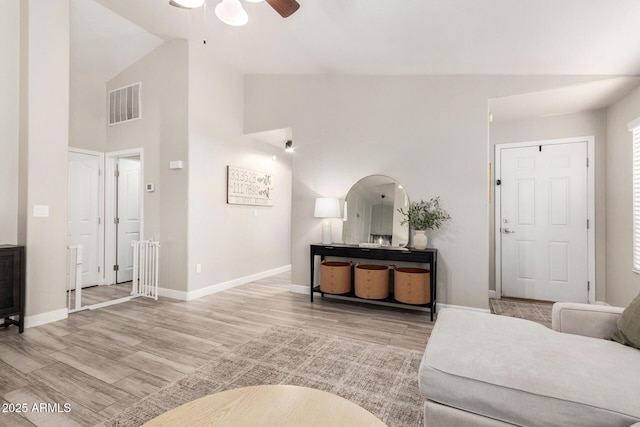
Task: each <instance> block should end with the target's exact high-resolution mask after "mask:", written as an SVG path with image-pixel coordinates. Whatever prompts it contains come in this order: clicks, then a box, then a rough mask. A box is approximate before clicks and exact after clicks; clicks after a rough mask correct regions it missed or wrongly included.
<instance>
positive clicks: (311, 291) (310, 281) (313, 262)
mask: <svg viewBox="0 0 640 427" xmlns="http://www.w3.org/2000/svg"><path fill="white" fill-rule="evenodd" d="M315 264H316V255H315V254H314V253H313V249H312V250H311V264H310V266H311V277H310V279H309V295H311V302H313V270H314V268H315Z"/></svg>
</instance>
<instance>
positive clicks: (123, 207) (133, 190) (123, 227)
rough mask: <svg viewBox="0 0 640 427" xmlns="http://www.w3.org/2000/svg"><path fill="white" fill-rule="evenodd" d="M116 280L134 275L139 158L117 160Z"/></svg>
mask: <svg viewBox="0 0 640 427" xmlns="http://www.w3.org/2000/svg"><path fill="white" fill-rule="evenodd" d="M117 167H118V180H117V181H118V184H117V219H116V223H117V227H116V228H117V245H116V247H117V249H116V250H117V265H118V270H117V271H116V282H117V283H123V282H128V281H131V280H132V278H133V248H132V247H131V241H133V240H139V239H140V159H139V158H120V159H118V164H117Z"/></svg>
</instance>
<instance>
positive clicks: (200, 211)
mask: <svg viewBox="0 0 640 427" xmlns="http://www.w3.org/2000/svg"><path fill="white" fill-rule="evenodd" d="M243 113H244V76H243V75H242V74H240V73H239V72H237V71H235V70H234V69H231V68H229V67H227V66H225V65H223V64H221V63H219V62H218V61H216V60H215V58H214V57H213V56H212V55H211V53H210V51H208V50H207V49H206V47H205V46H203V45H202V44H201V43H193V44H190V45H189V169H188V173H189V266H188V277H189V281H188V282H189V290H190V291H194V290H197V289H201V288H204V287H208V286H213V285H217V284H221V283H224V282H227V281H230V280H233V279H238V278H242V277H246V276H250V275H253V274H257V273H261V272H264V271H269V270H273V269H278V268H280V267H285V266H288V265H290V264H291V250H290V248H291V157H290V155H289V154H288V153H285V152H284V143H285V141H284V140H283V141H282V144H281V145H272V144H267V143H265V142H263V141H260V140H258V139H256V138H252V137H248V136H243ZM274 154H275V155H276V156H277V160H276V161H273V160H272V159H271V157H272V156H273V155H274ZM229 165H231V166H236V167H240V168H244V169H250V170H256V171H260V172H267V173H272V174H273V176H274V179H275V182H274V188H275V191H274V197H275V202H274V206H273V207H263V206H242V205H229V204H227V203H226V194H227V193H226V191H227V190H226V188H227V187H226V185H227V176H226V174H227V172H226V168H227V166H229ZM196 264H201V266H202V272H201V273H196Z"/></svg>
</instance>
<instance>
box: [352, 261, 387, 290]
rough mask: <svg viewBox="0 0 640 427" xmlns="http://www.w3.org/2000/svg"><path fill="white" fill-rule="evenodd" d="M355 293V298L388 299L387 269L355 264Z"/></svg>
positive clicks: (382, 266)
mask: <svg viewBox="0 0 640 427" xmlns="http://www.w3.org/2000/svg"><path fill="white" fill-rule="evenodd" d="M355 293H356V296H359V297H360V298H366V299H385V298H387V297H389V267H387V266H386V265H366V264H356V268H355Z"/></svg>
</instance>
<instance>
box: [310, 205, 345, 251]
mask: <svg viewBox="0 0 640 427" xmlns="http://www.w3.org/2000/svg"><path fill="white" fill-rule="evenodd" d="M313 216H314V217H316V218H324V219H323V220H322V244H325V245H326V244H330V243H331V222H330V221H331V220H330V219H329V218H340V201H339V200H338V199H334V198H331V197H318V198H317V199H316V208H315V210H314V212H313Z"/></svg>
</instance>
